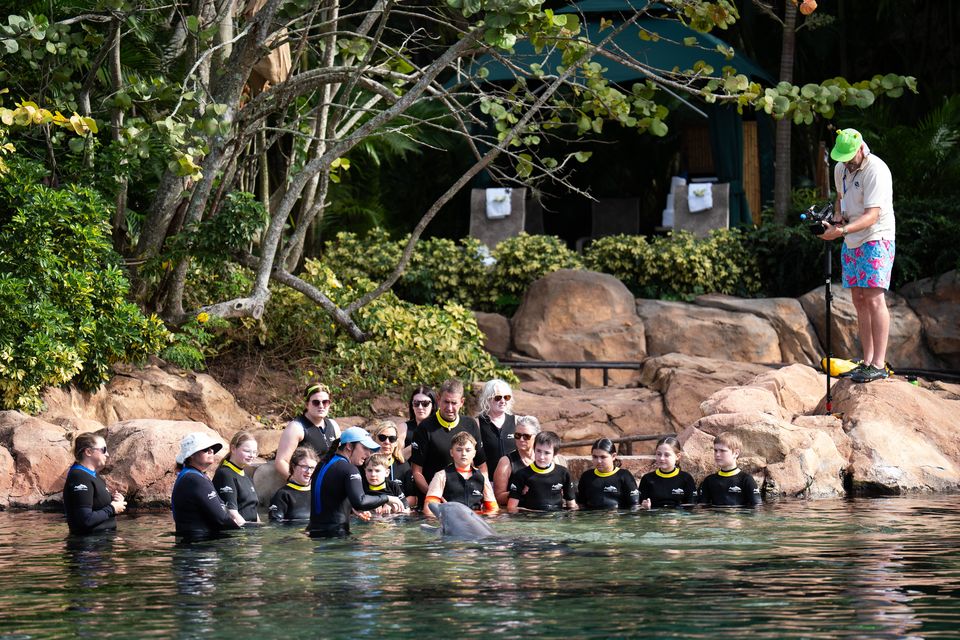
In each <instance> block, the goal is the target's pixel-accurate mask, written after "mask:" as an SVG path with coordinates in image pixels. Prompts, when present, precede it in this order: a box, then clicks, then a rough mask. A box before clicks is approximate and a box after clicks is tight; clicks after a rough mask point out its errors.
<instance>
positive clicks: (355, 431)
mask: <svg viewBox="0 0 960 640" xmlns="http://www.w3.org/2000/svg"><path fill="white" fill-rule="evenodd" d="M351 442H359V443H360V444H362V445H363V446H365V447H366V448H367V449H370V450H371V451H379V450H380V445H378V444H377V443H376V442H374V441H373V438H371V437H370V434H369V433H367V430H366V429H361V428H360V427H350V428H349V429H347V430H346V431H344V432H343V433H341V434H340V444H350V443H351Z"/></svg>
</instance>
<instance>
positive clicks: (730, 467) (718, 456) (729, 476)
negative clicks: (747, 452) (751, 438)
mask: <svg viewBox="0 0 960 640" xmlns="http://www.w3.org/2000/svg"><path fill="white" fill-rule="evenodd" d="M742 450H743V445H742V444H741V443H740V438H738V437H737V436H735V435H734V434H732V433H721V434H720V435H718V436H717V437H716V438H715V439H714V441H713V459H714V460H716V462H717V466H719V467H720V470H719V471H718V472H716V473H714V474H712V475H709V476H707V477H706V478H704V480H703V482H701V483H700V490H699V491H698V500H699V502H700V503H701V504H709V505H714V506H718V507H738V506H755V505H758V504H760V503H761V502H763V500H762V499H761V498H760V489H759V488H758V487H757V483H756V482H755V481H754V479H753V476H751V475H750V474H749V473H744V472H743V471H741V470H740V468H739V467H738V466H737V459H738V458H739V457H740V452H741V451H742Z"/></svg>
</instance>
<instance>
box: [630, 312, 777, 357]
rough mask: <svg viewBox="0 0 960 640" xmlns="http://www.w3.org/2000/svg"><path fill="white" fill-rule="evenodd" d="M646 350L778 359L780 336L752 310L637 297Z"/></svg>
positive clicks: (651, 352) (653, 354)
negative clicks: (733, 309) (745, 311)
mask: <svg viewBox="0 0 960 640" xmlns="http://www.w3.org/2000/svg"><path fill="white" fill-rule="evenodd" d="M637 315H639V316H640V317H641V318H642V319H643V325H644V332H645V334H646V337H647V353H649V354H650V355H652V356H656V355H664V354H667V353H683V354H686V355H691V356H701V357H707V358H717V359H720V360H734V361H737V362H755V363H773V362H780V359H781V356H780V338H779V336H777V332H776V331H774V329H773V327H772V326H771V325H770V323H769V322H767V321H766V320H764V319H762V318H760V317H758V316H756V315H753V314H751V313H737V312H735V311H725V310H723V309H711V308H708V307H700V306H697V305H692V304H687V303H683V302H671V301H665V300H644V299H638V300H637Z"/></svg>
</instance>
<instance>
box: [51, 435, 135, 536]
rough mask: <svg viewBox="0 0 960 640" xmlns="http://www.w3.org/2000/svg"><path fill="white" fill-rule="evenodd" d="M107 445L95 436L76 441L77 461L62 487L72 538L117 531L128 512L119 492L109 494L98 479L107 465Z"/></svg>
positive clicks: (81, 437) (64, 508)
mask: <svg viewBox="0 0 960 640" xmlns="http://www.w3.org/2000/svg"><path fill="white" fill-rule="evenodd" d="M109 456H110V454H109V453H107V443H106V441H104V439H103V436H100V435H98V434H96V433H81V434H79V435H77V436H76V437H75V438H74V439H73V457H74V459H75V460H76V462H74V464H73V466H72V467H70V470H69V471H68V472H67V481H66V483H65V484H64V485H63V510H64V512H65V513H66V515H67V524H68V525H69V526H70V533H72V534H73V535H87V534H90V533H96V532H99V531H111V530H113V529H116V528H117V518H116V516H117V514H118V513H123V512H124V510H125V509H126V508H127V501H126V500H125V499H124V498H123V495H122V494H120V493H119V492H114V493H112V494H111V493H110V491H109V490H108V489H107V483H106V482H104V481H103V478H102V477H101V476H99V475H97V472H98V471H100V470H102V469H103V468H104V467H105V466H106V465H107V459H108V457H109Z"/></svg>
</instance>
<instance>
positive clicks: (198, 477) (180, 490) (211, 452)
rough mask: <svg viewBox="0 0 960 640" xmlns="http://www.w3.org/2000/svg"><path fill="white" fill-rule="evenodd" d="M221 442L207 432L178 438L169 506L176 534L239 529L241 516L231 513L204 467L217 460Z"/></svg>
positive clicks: (202, 535) (192, 536) (199, 536)
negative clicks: (181, 438) (174, 473)
mask: <svg viewBox="0 0 960 640" xmlns="http://www.w3.org/2000/svg"><path fill="white" fill-rule="evenodd" d="M222 448H223V443H222V442H220V440H219V439H218V438H216V437H214V436H212V435H210V434H209V433H204V432H195V433H188V434H187V435H185V436H184V437H183V440H181V441H180V453H178V454H177V468H178V469H179V470H180V472H179V473H178V474H177V480H176V481H175V482H174V483H173V495H172V496H171V498H170V507H171V510H172V511H173V522H174V524H175V525H176V532H177V535H178V536H181V537H183V538H187V539H190V540H202V539H204V538H210V537H213V536H215V535H217V534H218V533H220V532H221V531H225V530H227V529H238V528H240V526H241V525H242V524H243V519H242V518H240V517H239V514H238V516H237V517H236V518H234V517H231V515H230V513H229V512H228V511H227V506H226V505H225V504H224V503H223V501H222V500H221V499H220V496H219V495H218V494H217V490H216V488H215V487H214V486H213V482H211V480H210V478H209V477H207V474H206V472H207V470H208V469H209V468H210V467H211V466H213V464H214V463H215V462H216V454H217V452H218V451H220V449H222Z"/></svg>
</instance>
